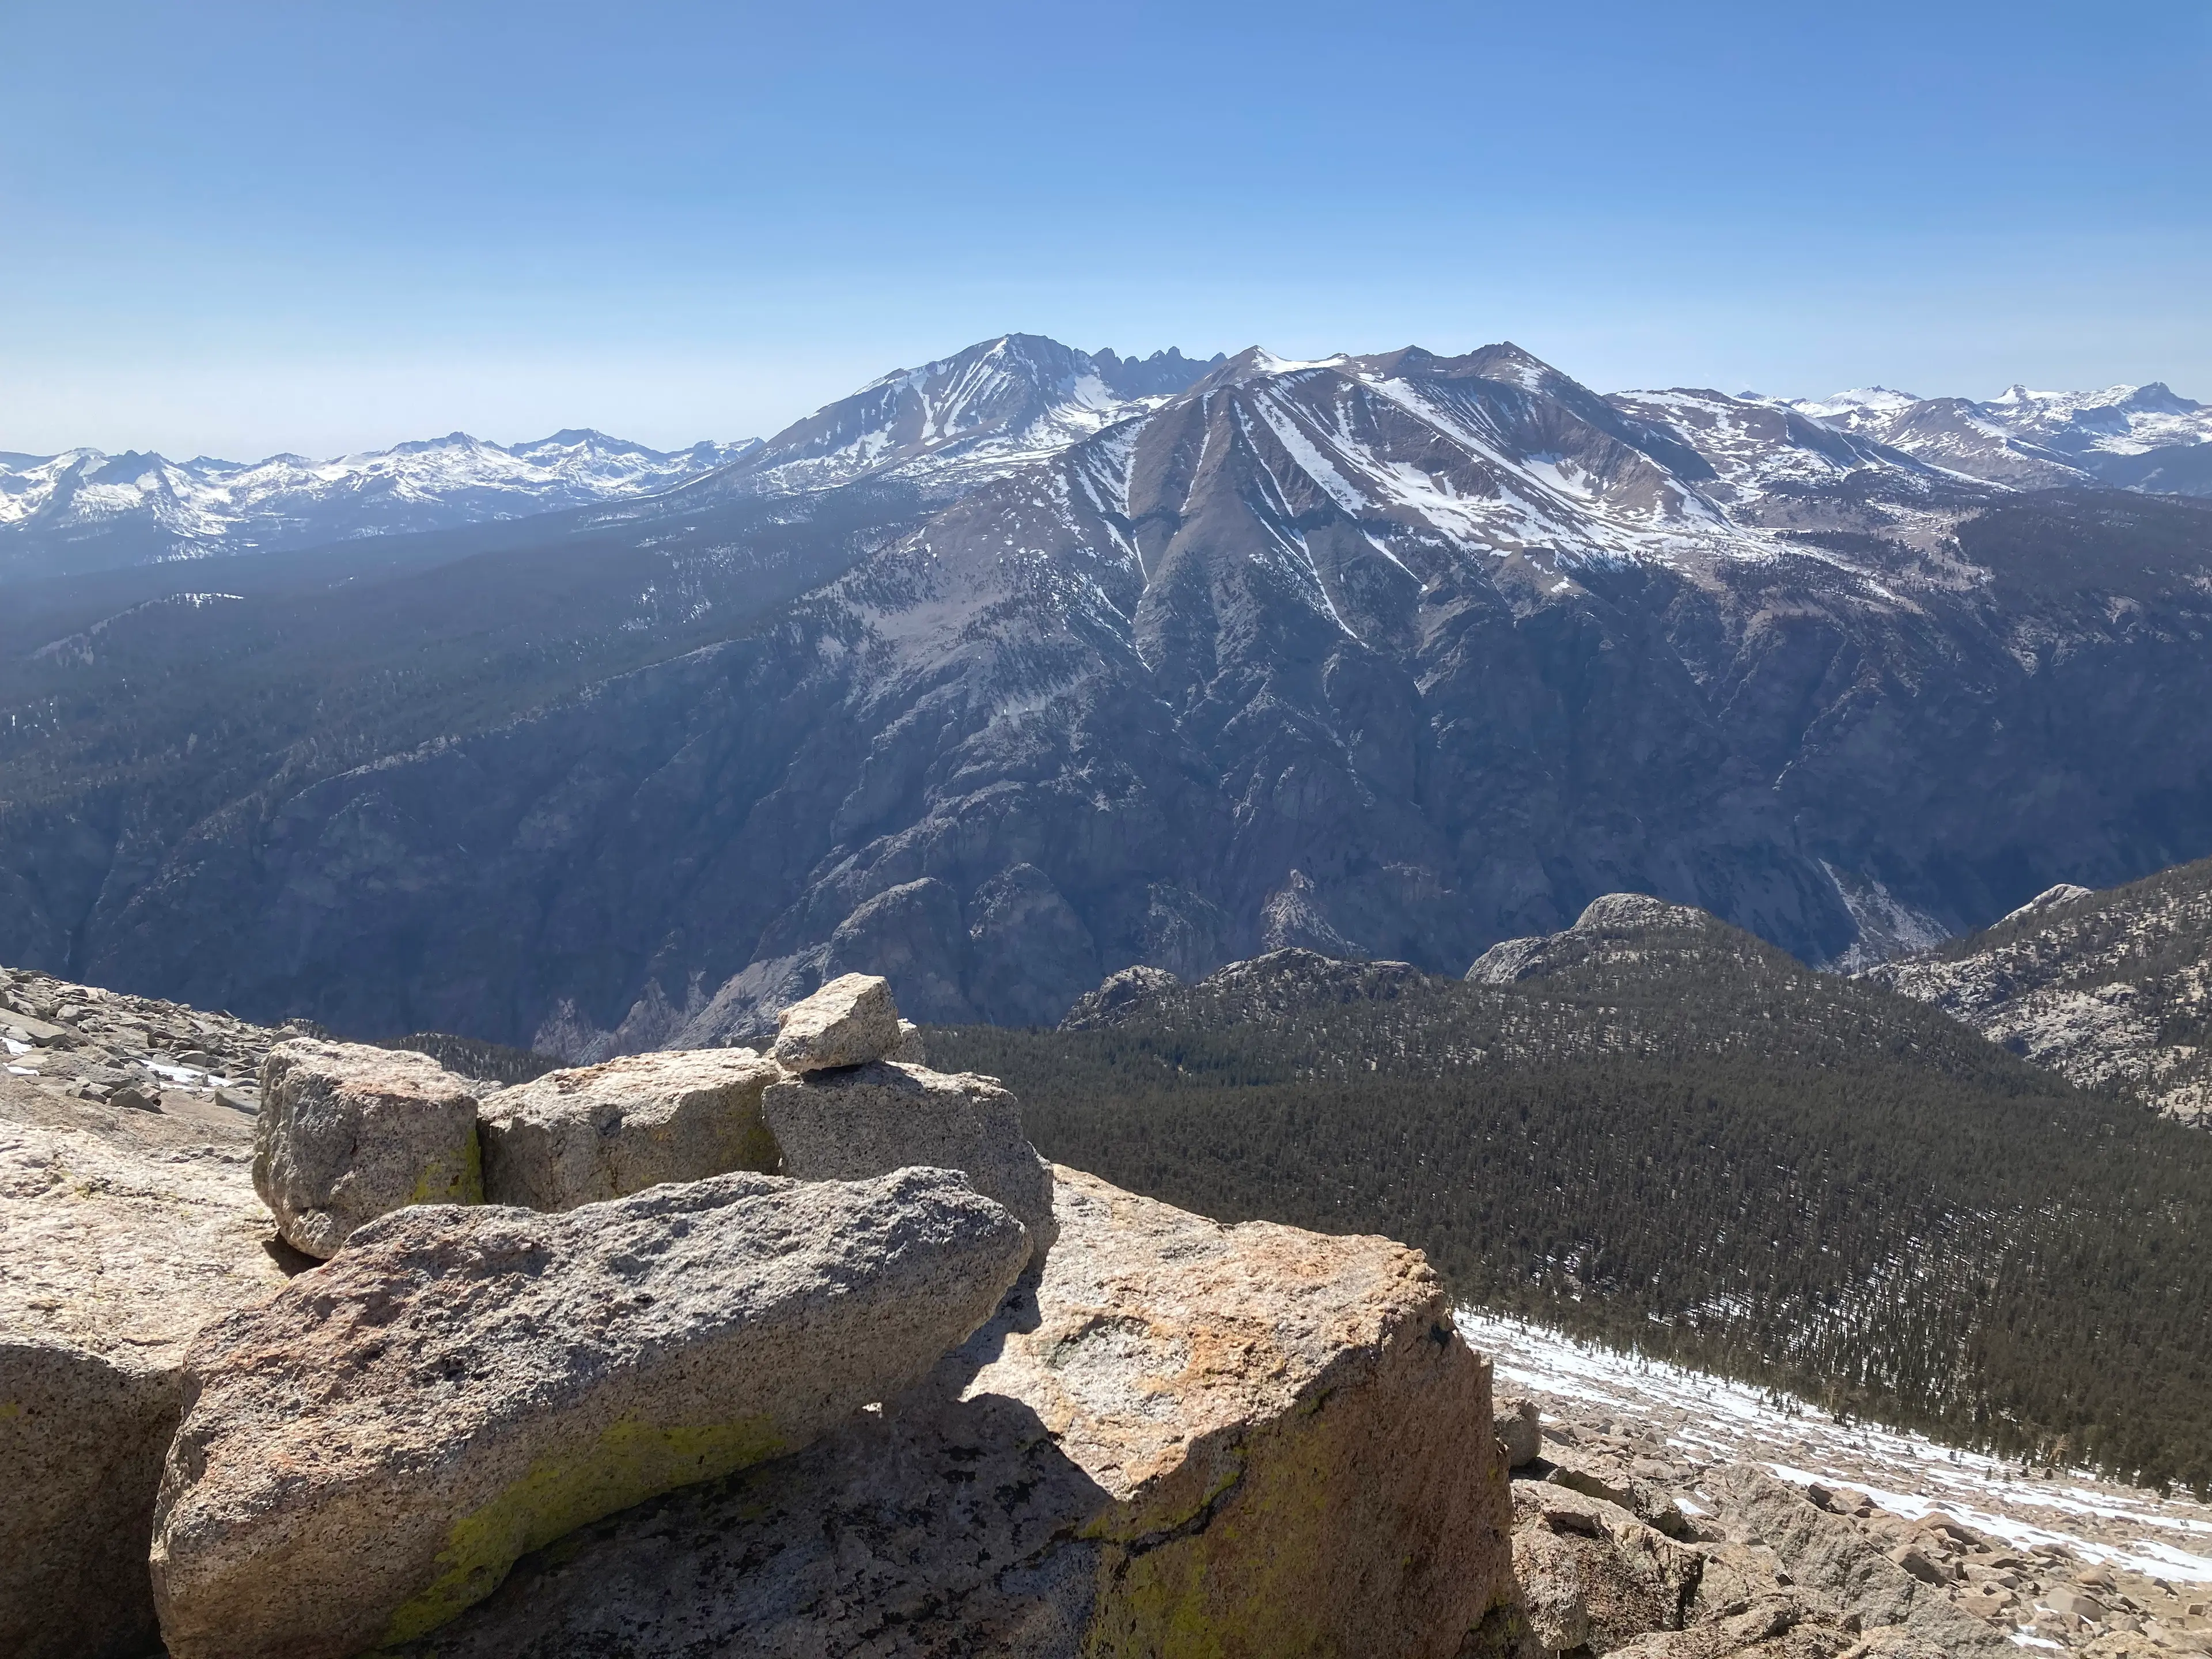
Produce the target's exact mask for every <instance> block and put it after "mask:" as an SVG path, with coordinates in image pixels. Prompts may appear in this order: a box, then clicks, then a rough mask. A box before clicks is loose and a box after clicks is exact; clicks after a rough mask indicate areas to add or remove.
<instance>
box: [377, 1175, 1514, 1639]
mask: <svg viewBox="0 0 2212 1659" xmlns="http://www.w3.org/2000/svg"><path fill="white" fill-rule="evenodd" d="M1054 1173H1055V1175H1056V1177H1057V1182H1058V1192H1059V1206H1058V1210H1059V1220H1060V1240H1059V1243H1057V1245H1055V1246H1054V1249H1053V1251H1052V1254H1051V1255H1049V1256H1048V1258H1047V1259H1046V1261H1045V1262H1044V1264H1043V1268H1042V1273H1041V1275H1039V1277H1038V1278H1037V1279H1036V1280H1035V1281H1034V1282H1033V1283H1030V1282H1024V1285H1022V1286H1021V1287H1020V1288H1019V1289H1018V1290H1017V1291H1016V1292H1015V1295H1014V1297H1013V1298H1012V1300H1011V1301H1010V1302H1009V1304H1007V1306H1006V1309H1005V1310H1004V1311H1003V1312H1002V1313H1001V1314H1000V1316H999V1317H997V1318H995V1319H994V1320H993V1321H992V1322H990V1323H989V1324H988V1325H987V1326H985V1327H984V1328H982V1329H981V1330H980V1331H979V1332H977V1333H976V1334H975V1336H974V1337H973V1338H972V1339H970V1340H969V1342H968V1343H967V1344H966V1345H965V1346H963V1348H962V1349H961V1350H960V1351H959V1352H957V1353H955V1354H952V1355H951V1356H948V1357H947V1358H946V1359H945V1361H944V1362H943V1363H942V1364H939V1366H938V1368H937V1369H936V1370H935V1371H934V1372H933V1374H932V1376H930V1377H929V1379H928V1380H927V1382H926V1383H922V1384H921V1385H920V1386H919V1387H917V1388H916V1389H913V1390H911V1391H910V1392H908V1394H906V1395H902V1396H901V1397H900V1398H898V1399H896V1400H893V1401H887V1402H885V1405H884V1410H883V1411H882V1412H881V1413H863V1414H861V1415H860V1417H858V1418H856V1419H851V1420H849V1421H848V1422H847V1423H845V1424H843V1425H840V1426H839V1427H838V1428H837V1429H836V1430H835V1431H832V1432H831V1433H829V1435H827V1436H825V1437H823V1440H822V1441H821V1442H820V1443H818V1444H817V1445H816V1446H814V1447H812V1448H811V1449H808V1450H806V1451H805V1452H802V1453H800V1454H799V1455H796V1456H793V1457H788V1458H781V1459H778V1460H775V1462H769V1463H763V1464H762V1465H760V1466H758V1467H757V1468H753V1469H750V1470H748V1471H746V1472H744V1474H738V1475H736V1476H734V1477H732V1479H730V1480H725V1481H721V1482H717V1483H715V1484H714V1485H713V1486H700V1487H695V1488H690V1489H687V1490H686V1491H684V1492H677V1493H673V1494H671V1495H670V1496H669V1497H667V1498H662V1499H660V1500H659V1501H657V1502H655V1503H653V1504H647V1505H643V1506H641V1507H640V1508H638V1509H635V1510H629V1511H628V1512H626V1513H624V1514H622V1515H619V1516H611V1517H609V1518H608V1519H606V1520H605V1521H602V1522H598V1523H596V1524H595V1525H593V1526H591V1527H588V1528H585V1529H583V1530H582V1531H581V1532H580V1533H579V1534H577V1535H576V1536H574V1537H573V1538H571V1539H568V1540H567V1541H564V1542H563V1543H562V1545H561V1546H560V1547H559V1548H557V1549H554V1550H548V1551H545V1552H543V1553H539V1554H538V1555H535V1556H532V1557H531V1558H530V1559H528V1560H526V1561H525V1562H524V1563H522V1564H521V1565H519V1566H518V1567H517V1569H516V1571H515V1572H514V1573H513V1576H512V1577H510V1578H509V1580H508V1581H507V1583H506V1584H505V1585H504V1586H503V1587H502V1588H501V1589H500V1590H499V1591H498V1592H497V1593H495V1595H493V1596H492V1597H491V1598H490V1599H489V1600H488V1601H485V1602H483V1604H481V1605H480V1606H478V1607H474V1608H472V1609H471V1610H470V1611H469V1612H468V1613H465V1614H464V1615H462V1617H461V1618H460V1619H459V1620H456V1621H455V1622H454V1623H453V1624H452V1625H450V1626H447V1627H446V1628H445V1629H444V1630H442V1631H441V1632H438V1634H437V1635H436V1637H435V1638H429V1639H426V1640H424V1641H422V1642H421V1643H418V1644H414V1645H412V1646H410V1647H409V1648H407V1649H404V1650H403V1651H404V1652H405V1653H406V1654H407V1655H409V1656H410V1659H430V1656H432V1655H435V1656H438V1659H561V1656H571V1655H575V1654H580V1653H601V1652H605V1653H615V1652H619V1653H622V1654H623V1655H625V1656H628V1659H673V1656H677V1655H679V1654H680V1655H694V1654H700V1653H744V1654H748V1655H759V1656H791V1659H798V1656H805V1659H859V1656H863V1655H865V1656H869V1659H891V1656H921V1655H930V1656H952V1655H971V1654H1019V1655H1024V1656H1029V1659H1075V1656H1078V1655H1084V1656H1094V1655H1095V1656H1124V1659H1137V1656H1152V1655H1177V1654H1200V1653H1203V1654H1210V1655H1217V1656H1220V1659H1279V1656H1285V1655H1292V1654H1334V1655H1341V1656H1353V1655H1358V1656H1371V1659H1416V1656H1418V1659H1454V1656H1456V1655H1457V1654H1459V1652H1460V1651H1461V1644H1462V1640H1463V1638H1465V1637H1466V1635H1467V1633H1468V1632H1469V1631H1470V1630H1472V1629H1474V1627H1475V1626H1477V1625H1478V1624H1480V1623H1481V1622H1482V1621H1483V1620H1484V1619H1485V1617H1486V1614H1489V1613H1492V1611H1493V1609H1497V1608H1499V1607H1502V1606H1504V1604H1505V1603H1507V1602H1508V1601H1510V1597H1511V1595H1512V1588H1511V1582H1510V1562H1509V1553H1508V1539H1507V1530H1508V1524H1509V1515H1510V1511H1509V1507H1508V1504H1507V1498H1506V1490H1505V1478H1504V1469H1503V1468H1502V1467H1500V1464H1499V1461H1498V1455H1497V1442H1496V1438H1495V1437H1494V1435H1493V1434H1492V1418H1491V1409H1490V1391H1489V1368H1488V1366H1487V1365H1486V1364H1485V1362H1484V1361H1483V1360H1481V1359H1480V1358H1479V1357H1478V1356H1476V1355H1475V1354H1474V1353H1473V1352H1470V1351H1469V1350H1468V1348H1467V1346H1465V1344H1464V1343H1462V1341H1461V1340H1460V1339H1459V1338H1458V1336H1457V1334H1455V1331H1454V1330H1453V1328H1452V1327H1451V1324H1450V1321H1449V1308H1448V1306H1447V1301H1446V1297H1445V1295H1444V1292H1443V1286H1442V1285H1440V1284H1439V1282H1438V1281H1437V1277H1436V1275H1435V1274H1434V1273H1432V1272H1431V1270H1430V1269H1429V1267H1428V1266H1427V1264H1426V1262H1425V1261H1424V1260H1423V1259H1422V1257H1421V1256H1420V1255H1419V1253H1418V1252H1416V1251H1413V1250H1411V1249H1406V1248H1405V1247H1403V1246H1401V1245H1398V1244H1394V1243H1390V1242H1389V1241H1387V1240H1383V1239H1378V1238H1358V1237H1352V1238H1336V1237H1322V1236H1321V1235H1318V1234H1314V1233H1308V1232H1302V1231H1298V1230H1297V1229H1295V1228H1290V1227H1280V1226H1275V1225H1268V1224H1265V1223H1249V1224H1246V1225H1242V1226H1236V1227H1225V1226H1222V1225H1218V1224H1217V1223H1214V1222H1211V1221H1207V1220H1205V1219H1203V1218H1200V1217H1197V1216H1193V1215H1189V1214H1186V1213H1184V1212H1181V1211H1178V1210H1176V1209H1173V1208H1170V1206H1167V1205H1164V1204H1159V1203H1156V1202H1154V1201H1152V1200H1148V1199H1143V1198H1139V1197H1135V1196H1133V1195H1132V1194H1127V1193H1125V1192H1121V1191H1119V1190H1117V1189H1115V1188H1113V1187H1110V1186H1109V1185H1107V1184H1106V1183H1105V1182H1102V1181H1099V1180H1097V1179H1096V1178H1094V1177H1092V1176H1087V1175H1084V1174H1081V1173H1079V1172H1078V1171H1075V1170H1066V1169H1060V1170H1056V1171H1055V1172H1054Z"/></svg>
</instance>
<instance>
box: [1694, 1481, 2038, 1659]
mask: <svg viewBox="0 0 2212 1659" xmlns="http://www.w3.org/2000/svg"><path fill="white" fill-rule="evenodd" d="M1700 1490H1701V1491H1703V1492H1705V1493H1706V1494H1707V1495H1708V1496H1709V1497H1711V1498H1712V1499H1713V1500H1714V1501H1715V1503H1716V1504H1717V1520H1718V1522H1719V1524H1720V1525H1721V1526H1722V1527H1723V1528H1724V1529H1725V1530H1726V1531H1727V1533H1728V1534H1729V1537H1730V1538H1732V1539H1735V1540H1737V1541H1742V1542H1747V1543H1755V1544H1758V1545H1759V1546H1762V1547H1765V1548H1767V1549H1771V1551H1773V1552H1774V1555H1775V1559H1777V1560H1778V1562H1779V1563H1780V1565H1781V1566H1782V1568H1783V1570H1784V1571H1785V1572H1787V1573H1788V1574H1789V1576H1790V1579H1791V1581H1792V1582H1793V1583H1796V1584H1798V1585H1801V1586H1802V1587H1804V1588H1806V1589H1812V1590H1817V1591H1819V1592H1820V1593H1821V1594H1823V1595H1827V1596H1829V1597H1830V1598H1832V1600H1833V1601H1835V1602H1836V1603H1837V1605H1838V1606H1839V1607H1842V1608H1843V1609H1844V1612H1845V1613H1850V1614H1851V1615H1854V1616H1855V1617H1857V1619H1858V1620H1859V1621H1860V1623H1861V1624H1862V1625H1863V1626H1864V1627H1865V1628H1866V1629H1867V1630H1868V1631H1869V1632H1873V1631H1875V1629H1876V1628H1877V1627H1894V1629H1895V1631H1896V1634H1895V1635H1894V1636H1893V1638H1890V1639H1891V1640H1892V1644H1893V1646H1899V1645H1902V1644H1907V1643H1911V1644H1921V1645H1925V1646H1927V1647H1929V1648H1930V1649H1931V1650H1932V1651H1935V1652H1937V1653H1944V1654H1953V1655H1966V1654H1987V1655H1990V1656H1992V1659H1994V1656H1996V1655H1999V1654H2002V1653H2007V1652H2009V1651H2010V1650H2011V1647H2012V1644H2010V1643H2009V1642H2008V1641H2007V1639H2006V1638H2004V1637H2003V1636H2002V1635H2000V1634H1999V1633H1998V1632H1996V1631H1995V1630H1993V1629H1991V1628H1990V1626H1988V1625H1986V1624H1984V1622H1983V1621H1982V1620H1978V1619H1977V1618H1975V1617H1974V1616H1973V1615H1972V1614H1971V1613H1966V1612H1964V1611H1962V1610H1961V1609H1960V1608H1959V1607H1954V1606H1953V1605H1952V1603H1951V1602H1950V1601H1949V1600H1948V1598H1947V1597H1946V1596H1945V1595H1943V1593H1942V1590H1941V1589H1937V1588H1936V1586H1934V1585H1932V1584H1929V1583H1924V1582H1923V1581H1922V1580H1921V1579H1919V1578H1917V1577H1914V1576H1913V1575H1912V1574H1911V1572H1908V1571H1906V1570H1905V1568H1904V1567H1903V1566H1900V1565H1899V1564H1898V1563H1897V1562H1895V1561H1893V1560H1892V1559H1890V1558H1889V1557H1888V1556H1887V1555H1885V1554H1883V1553H1881V1551H1880V1550H1877V1549H1876V1548H1875V1547H1874V1546H1873V1545H1872V1544H1871V1543H1870V1542H1869V1541H1868V1540H1867V1539H1866V1537H1865V1536H1864V1535H1863V1534H1862V1533H1861V1532H1860V1531H1859V1529H1858V1528H1857V1527H1855V1526H1853V1525H1852V1524H1851V1522H1850V1521H1849V1520H1848V1519H1846V1518H1845V1517H1844V1516H1840V1515H1835V1514H1832V1513H1831V1512H1830V1511H1828V1510H1824V1509H1821V1508H1820V1507H1819V1506H1818V1505H1816V1504H1814V1503H1812V1502H1811V1501H1810V1500H1809V1499H1808V1498H1807V1496H1806V1494H1805V1492H1804V1491H1803V1490H1802V1489H1801V1488H1798V1487H1795V1486H1789V1485H1786V1484H1785V1483H1784V1482H1783V1481H1780V1480H1776V1479H1775V1478H1774V1477H1773V1476H1772V1475H1771V1474H1766V1473H1765V1471H1763V1470H1760V1469H1757V1468H1752V1467H1751V1466H1750V1465H1748V1464H1734V1465H1731V1466H1730V1467H1729V1468H1724V1469H1717V1470H1714V1471H1713V1472H1712V1473H1711V1474H1708V1475H1707V1476H1706V1477H1705V1482H1704V1484H1703V1486H1701V1487H1700Z"/></svg>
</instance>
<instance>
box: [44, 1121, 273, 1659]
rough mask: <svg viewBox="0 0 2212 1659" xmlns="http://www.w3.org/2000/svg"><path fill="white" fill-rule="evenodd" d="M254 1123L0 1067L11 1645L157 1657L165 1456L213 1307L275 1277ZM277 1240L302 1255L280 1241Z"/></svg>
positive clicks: (70, 1655)
mask: <svg viewBox="0 0 2212 1659" xmlns="http://www.w3.org/2000/svg"><path fill="white" fill-rule="evenodd" d="M249 1131H250V1125H249V1124H248V1123H247V1122H246V1120H245V1119H243V1118H242V1117H241V1118H239V1119H238V1120H237V1121H236V1122H235V1123H234V1125H232V1126H230V1127H228V1128H227V1129H226V1128H225V1127H222V1126H221V1125H219V1124H216V1125H208V1124H200V1123H190V1122H180V1121H177V1120H175V1119H173V1118H171V1117H169V1116H167V1115H161V1114H159V1113H153V1112H135V1111H125V1110H117V1109H109V1108H106V1107H101V1106H94V1105H89V1104H84V1103H76V1102H72V1101H64V1100H61V1099H58V1098H56V1097H52V1096H50V1095H47V1094H45V1093H44V1092H42V1091H38V1090H36V1089H34V1088H29V1087H25V1086H21V1085H12V1084H5V1083H0V1493H4V1494H5V1497H4V1498H0V1653H4V1654H7V1655H9V1656H10V1659H142V1656H143V1655H145V1654H147V1653H148V1652H149V1651H151V1650H153V1649H154V1647H155V1643H156V1641H157V1639H158V1638H157V1635H156V1632H155V1619H154V1600H153V1592H152V1589H151V1586H150V1584H149V1580H148V1577H147V1571H146V1541H147V1539H148V1537H149V1534H150V1533H151V1530H152V1525H153V1511H154V1493H155V1487H156V1486H157V1485H158V1484H159V1481H160V1478H161V1456H162V1453H163V1451H164V1449H166V1448H167V1445H168V1443H169V1436H170V1434H171V1433H172V1432H173V1431H174V1429H175V1427H176V1424H177V1419H178V1414H179V1412H180V1411H181V1409H182V1407H183V1399H184V1392H185V1383H184V1369H183V1367H184V1358H185V1349H186V1347H187V1346H188V1345H189V1344H190V1342H191V1340H192V1338H193V1337H194V1335H195V1334H197V1332H198V1329H199V1328H200V1326H201V1324H202V1323H203V1322H205V1321H206V1320H208V1319H210V1318H211V1317H213V1316H216V1315H217V1314H220V1313H224V1312H227V1311H228V1310H231V1309H233V1308H236V1307H238V1306H240V1305H241V1304H245V1303H247V1302H251V1301H254V1300H257V1299H258V1298H260V1297H264V1296H266V1295H268V1294H270V1292H272V1291H276V1290H277V1289H278V1288H280V1287H281V1286H282V1285H283V1284H284V1282H285V1274H284V1272H283V1267H281V1266H280V1264H279V1261H278V1259H277V1255H272V1254H271V1252H270V1249H269V1248H268V1246H269V1245H270V1243H272V1242H273V1237H274V1233H273V1229H272V1226H271V1225H270V1217H269V1213H268V1212H267V1211H266V1210H265V1209H264V1208H263V1207H262V1205H261V1203H260V1200H258V1199H257V1198H256V1197H255V1196H254V1194H253V1184H252V1178H251V1175H250V1165H251V1159H252V1145H251V1141H250V1139H249V1138H248V1137H249ZM277 1251H278V1254H281V1255H285V1256H288V1257H289V1258H290V1260H292V1261H295V1262H298V1261H300V1260H301V1259H300V1258H298V1257H294V1256H290V1253H289V1251H284V1250H283V1247H282V1246H278V1247H277Z"/></svg>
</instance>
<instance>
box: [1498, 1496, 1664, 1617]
mask: <svg viewBox="0 0 2212 1659" xmlns="http://www.w3.org/2000/svg"><path fill="white" fill-rule="evenodd" d="M1513 1522H1514V1525H1513V1577H1514V1581H1515V1582H1516V1583H1518V1584H1519V1585H1520V1587H1521V1594H1522V1601H1523V1603H1524V1605H1525V1606H1526V1607H1527V1608H1528V1617H1529V1622H1530V1624H1531V1626H1533V1627H1534V1632H1535V1634H1536V1638H1537V1640H1538V1641H1539V1642H1540V1643H1541V1644H1542V1646H1543V1647H1544V1648H1545V1649H1546V1650H1547V1651H1550V1652H1553V1653H1561V1652H1565V1651H1567V1650H1571V1649H1576V1648H1585V1647H1586V1648H1588V1649H1589V1650H1590V1651H1592V1652H1594V1653H1607V1652H1610V1651H1611V1650H1613V1649H1614V1648H1617V1647H1620V1645H1621V1644H1624V1643H1626V1642H1627V1641H1628V1640H1629V1639H1630V1638H1633V1637H1637V1636H1641V1635H1643V1634H1644V1632H1647V1631H1655V1630H1675V1629H1679V1628H1680V1626H1682V1624H1683V1622H1684V1620H1685V1617H1686V1613H1687V1612H1688V1608H1689V1605H1690V1601H1691V1598H1692V1595H1694V1594H1695V1592H1696V1590H1697V1588H1698V1580H1699V1575H1700V1573H1701V1572H1702V1571H1703V1569H1704V1561H1703V1559H1702V1558H1701V1557H1699V1554H1698V1553H1697V1552H1696V1551H1694V1550H1692V1549H1689V1548H1686V1547H1684V1546H1682V1545H1680V1544H1677V1543H1675V1542H1674V1541H1673V1540H1671V1539H1669V1538H1668V1537H1666V1536H1664V1535H1663V1534H1661V1533H1660V1532H1658V1531H1657V1530H1656V1528H1651V1527H1649V1526H1646V1525H1645V1524H1644V1522H1641V1521H1639V1520H1638V1519H1637V1518H1636V1517H1635V1516H1633V1515H1632V1514H1630V1513H1629V1512H1628V1511H1626V1510H1623V1509H1621V1508H1620V1506H1619V1505H1617V1504H1610V1503H1607V1502H1605V1501H1603V1500H1602V1499H1599V1498H1590V1497H1587V1496H1585V1495H1584V1494H1583V1493H1581V1492H1575V1491H1573V1490H1571V1488H1567V1487H1563V1486H1557V1485H1554V1484H1553V1483H1551V1482H1548V1481H1545V1482H1536V1481H1525V1480H1516V1481H1515V1482H1514V1483H1513Z"/></svg>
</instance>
